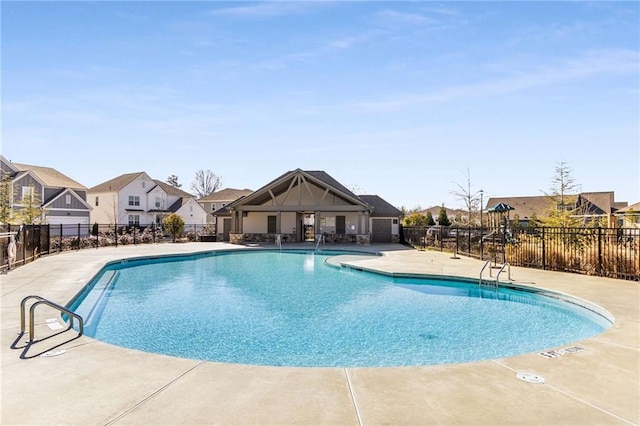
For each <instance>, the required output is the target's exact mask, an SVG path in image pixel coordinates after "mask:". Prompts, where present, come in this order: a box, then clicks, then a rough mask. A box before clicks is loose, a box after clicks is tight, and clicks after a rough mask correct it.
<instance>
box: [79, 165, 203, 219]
mask: <svg viewBox="0 0 640 426" xmlns="http://www.w3.org/2000/svg"><path fill="white" fill-rule="evenodd" d="M88 194H89V195H88V196H89V201H90V203H91V204H92V205H93V210H92V212H91V221H92V222H94V223H101V224H126V225H139V226H146V225H151V224H154V223H155V224H162V222H163V220H164V218H165V217H167V216H168V215H169V214H171V213H176V214H178V215H180V216H181V217H182V218H183V219H184V221H185V225H205V224H206V223H207V212H206V211H205V210H204V209H203V208H202V206H201V205H200V204H198V202H197V201H196V200H195V198H194V197H193V195H191V194H189V193H187V192H185V191H183V190H181V189H180V188H176V187H174V186H171V185H169V184H167V183H165V182H162V181H159V180H155V179H152V178H151V177H150V176H149V175H148V174H147V173H145V172H137V173H128V174H123V175H120V176H118V177H115V178H113V179H111V180H108V181H106V182H103V183H101V184H99V185H96V186H94V187H93V188H90V189H89V190H88Z"/></svg>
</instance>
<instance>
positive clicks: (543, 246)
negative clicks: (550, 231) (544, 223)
mask: <svg viewBox="0 0 640 426" xmlns="http://www.w3.org/2000/svg"><path fill="white" fill-rule="evenodd" d="M544 230H545V228H544V227H543V228H542V270H543V271H544V270H545V269H547V254H546V246H545V239H546V238H545V235H544Z"/></svg>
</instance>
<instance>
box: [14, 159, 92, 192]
mask: <svg viewBox="0 0 640 426" xmlns="http://www.w3.org/2000/svg"><path fill="white" fill-rule="evenodd" d="M11 164H12V165H13V166H14V167H15V168H16V169H18V170H19V171H21V172H31V173H33V174H34V175H35V176H36V177H37V178H38V179H39V180H40V181H42V183H44V185H45V186H48V187H53V188H73V189H82V190H86V189H87V187H86V186H84V185H82V184H81V183H78V182H77V181H75V180H73V179H71V178H70V177H69V176H67V175H65V174H63V173H60V172H59V171H58V170H56V169H54V168H52V167H41V166H33V165H30V164H19V163H11Z"/></svg>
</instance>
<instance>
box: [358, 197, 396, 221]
mask: <svg viewBox="0 0 640 426" xmlns="http://www.w3.org/2000/svg"><path fill="white" fill-rule="evenodd" d="M358 197H359V198H360V199H361V200H363V201H364V202H365V203H367V204H369V205H371V206H373V213H371V216H372V217H376V216H384V217H390V216H391V217H399V216H401V215H402V212H401V211H400V210H398V209H397V208H395V207H394V206H392V205H391V204H389V203H388V202H387V201H385V200H383V199H382V198H381V197H379V196H378V195H358Z"/></svg>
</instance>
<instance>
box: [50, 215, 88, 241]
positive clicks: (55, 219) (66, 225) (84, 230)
mask: <svg viewBox="0 0 640 426" xmlns="http://www.w3.org/2000/svg"><path fill="white" fill-rule="evenodd" d="M47 223H48V224H49V225H51V226H50V228H49V231H50V234H51V236H58V235H60V225H62V236H63V237H69V236H75V235H78V224H80V236H82V237H85V236H87V235H88V234H89V231H90V229H89V218H88V217H79V216H50V217H48V218H47Z"/></svg>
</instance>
